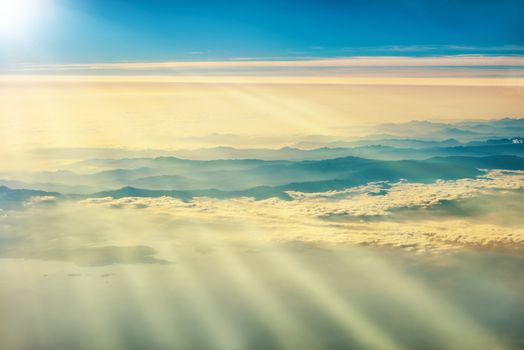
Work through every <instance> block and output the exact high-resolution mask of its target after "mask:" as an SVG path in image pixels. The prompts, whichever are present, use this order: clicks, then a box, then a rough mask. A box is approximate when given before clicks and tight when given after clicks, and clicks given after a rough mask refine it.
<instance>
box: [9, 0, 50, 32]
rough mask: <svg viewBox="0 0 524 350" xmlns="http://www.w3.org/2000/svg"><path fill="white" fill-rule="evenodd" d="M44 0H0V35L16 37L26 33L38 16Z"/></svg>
mask: <svg viewBox="0 0 524 350" xmlns="http://www.w3.org/2000/svg"><path fill="white" fill-rule="evenodd" d="M44 2H45V1H44V0H0V36H1V37H4V38H18V37H20V36H22V35H25V34H27V33H28V32H29V31H30V30H31V29H32V28H33V26H34V24H35V22H36V21H37V20H38V18H39V17H40V15H41V13H42V11H43V8H44Z"/></svg>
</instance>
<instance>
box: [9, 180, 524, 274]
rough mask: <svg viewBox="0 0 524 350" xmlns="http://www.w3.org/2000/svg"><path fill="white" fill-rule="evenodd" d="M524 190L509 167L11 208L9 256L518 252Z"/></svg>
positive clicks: (129, 258) (99, 261)
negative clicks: (284, 247) (249, 192)
mask: <svg viewBox="0 0 524 350" xmlns="http://www.w3.org/2000/svg"><path fill="white" fill-rule="evenodd" d="M523 191H524V172H523V171H502V170H500V171H491V172H488V173H486V174H485V175H483V176H480V177H477V178H474V179H460V180H453V181H437V182H436V183H428V184H423V183H408V182H402V181H401V182H398V183H387V182H378V183H370V184H368V185H365V186H359V187H354V188H350V189H346V190H343V191H329V192H319V193H302V192H289V193H288V194H289V195H290V196H291V198H292V200H290V201H286V200H281V199H278V198H270V199H266V200H258V201H257V200H255V199H253V198H247V197H242V198H232V199H212V198H206V197H198V198H193V199H192V200H188V201H183V200H179V199H176V198H172V197H167V196H166V197H159V198H148V197H145V198H138V197H125V198H119V199H114V198H111V197H106V198H89V199H85V200H80V201H74V200H64V201H59V202H57V203H55V205H52V206H48V205H30V206H26V207H25V210H22V211H9V212H3V213H1V215H0V227H1V230H0V242H1V244H0V247H1V248H0V257H3V258H24V259H42V260H63V261H70V262H73V263H76V264H78V265H83V266H96V265H107V264H127V263H138V264H151V263H155V264H165V263H168V262H170V261H176V257H175V256H173V254H172V251H173V250H174V251H177V250H179V249H187V248H190V249H195V247H197V248H198V249H200V250H202V251H206V252H210V253H212V252H213V251H214V247H215V246H216V245H227V246H238V247H245V248H242V249H245V250H246V251H251V250H252V249H253V248H247V247H250V246H251V247H253V245H252V241H255V242H259V243H260V244H261V245H258V247H262V246H264V245H267V244H270V245H275V244H277V245H280V244H299V245H303V244H307V245H319V244H320V245H326V244H327V245H334V246H338V245H342V246H351V245H359V246H371V247H396V248H400V249H405V250H413V251H416V252H439V251H442V252H446V251H450V250H456V249H462V248H482V249H511V250H512V251H514V250H517V251H518V249H520V248H519V247H521V246H522V244H523V243H524V222H523V220H522V219H521V218H520V217H521V215H520V213H521V212H522V211H523V210H524V206H523V204H522V203H521V201H520V198H521V196H522V193H523ZM37 202H40V200H38V201H37ZM44 202H45V201H44ZM202 237H205V238H202ZM195 242H199V243H198V245H197V244H196V243H195ZM202 242H206V244H205V245H202ZM255 247H257V246H255Z"/></svg>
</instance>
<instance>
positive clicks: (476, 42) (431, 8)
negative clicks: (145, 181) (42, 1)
mask: <svg viewBox="0 0 524 350" xmlns="http://www.w3.org/2000/svg"><path fill="white" fill-rule="evenodd" d="M48 1H50V5H49V6H48V10H47V11H46V12H47V13H46V15H45V16H42V18H40V19H39V23H38V28H36V30H34V32H33V33H31V35H26V36H24V38H23V39H20V40H17V41H16V42H13V41H10V42H2V41H0V50H1V51H0V59H2V60H4V61H5V60H6V59H7V60H8V61H10V62H13V61H32V62H59V63H67V62H108V61H109V62H111V61H133V60H158V61H161V60H170V59H198V60H202V59H225V58H236V57H264V58H267V57H306V56H309V57H311V56H314V57H340V56H355V55H410V56H413V55H442V54H475V53H481V54H505V55H506V54H521V53H523V52H524V2H523V1H520V0H514V1H510V0H493V1H491V0H462V1H444V0H436V1H402V0H399V1H379V0H371V1H363V0H359V1H330V0H327V1H272V0H268V1H228V2H225V1H196V2H195V1H193V2H188V1H161V0H157V1H145V0H126V1H123V0H111V1H101V0H89V1H87V0H67V1H66V0H48Z"/></svg>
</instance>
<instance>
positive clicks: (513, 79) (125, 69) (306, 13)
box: [0, 0, 524, 158]
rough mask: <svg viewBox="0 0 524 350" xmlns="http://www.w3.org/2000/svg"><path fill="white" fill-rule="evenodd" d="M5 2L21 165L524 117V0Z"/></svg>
mask: <svg viewBox="0 0 524 350" xmlns="http://www.w3.org/2000/svg"><path fill="white" fill-rule="evenodd" d="M2 4H3V6H4V8H3V12H1V13H0V19H2V21H0V22H2V23H3V24H2V25H1V26H0V93H1V94H0V112H1V113H2V115H3V120H2V122H3V128H2V137H3V140H4V141H3V151H2V152H3V153H6V152H7V153H9V154H10V155H11V156H10V157H8V158H16V157H17V150H19V149H21V148H24V149H28V148H34V147H42V146H48V147H70V146H75V147H129V148H144V147H152V148H183V147H194V146H195V145H188V144H184V143H183V142H181V141H180V140H181V139H182V138H187V137H200V138H203V137H206V135H210V134H216V133H218V134H236V135H244V136H246V135H247V136H256V137H259V136H260V137H269V138H271V137H274V136H279V137H286V136H288V137H291V136H292V135H309V134H321V135H322V134H327V135H338V134H341V133H342V134H344V135H342V136H348V134H345V133H346V132H347V130H351V129H354V130H356V129H358V128H357V126H358V125H360V124H366V123H367V124H369V123H383V122H405V121H409V120H413V119H421V120H460V119H492V118H503V117H521V116H522V115H523V114H524V106H523V105H522V103H521V101H522V99H523V96H524V87H523V85H524V80H523V76H524V69H523V67H524V24H523V23H524V21H523V18H522V17H523V16H524V15H523V14H524V3H522V2H521V1H507V0H502V1H487V0H486V1H469V0H468V1H417V2H413V1H284V2H283V1H229V2H223V1H200V2H197V3H194V2H192V3H188V2H185V1H136V0H135V1H120V0H114V1H85V0H69V1H65V0H19V1H17V2H11V1H5V0H4V1H3V2H2ZM2 16H3V18H2ZM277 134H278V135H277ZM360 136H364V135H360ZM204 144H206V145H209V144H210V143H209V142H205V143H204ZM217 145H218V144H217ZM266 146H271V145H266ZM273 146H275V147H277V146H281V145H280V144H279V145H273Z"/></svg>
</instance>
